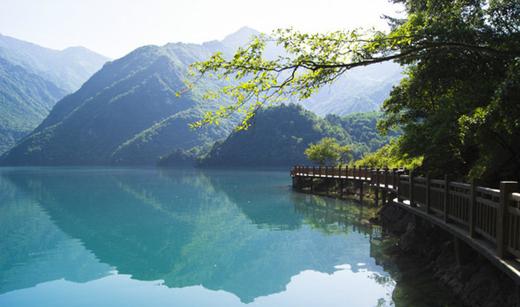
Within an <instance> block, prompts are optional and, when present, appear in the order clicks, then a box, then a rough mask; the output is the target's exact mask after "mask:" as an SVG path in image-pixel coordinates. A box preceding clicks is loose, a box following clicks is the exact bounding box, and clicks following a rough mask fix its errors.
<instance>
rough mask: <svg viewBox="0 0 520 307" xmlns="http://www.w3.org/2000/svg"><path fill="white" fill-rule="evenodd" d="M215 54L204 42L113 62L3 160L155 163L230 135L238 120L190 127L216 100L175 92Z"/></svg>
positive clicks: (152, 50) (143, 51)
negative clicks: (190, 68)
mask: <svg viewBox="0 0 520 307" xmlns="http://www.w3.org/2000/svg"><path fill="white" fill-rule="evenodd" d="M209 54H210V51H209V50H207V49H205V48H203V47H201V46H197V45H185V44H170V45H166V46H164V47H156V46H147V47H142V48H140V49H137V50H136V51H134V52H132V53H130V54H129V55H127V56H126V57H123V58H121V59H119V60H116V61H113V62H111V63H108V64H106V65H105V66H104V67H103V69H101V70H100V71H99V72H98V73H96V74H95V75H94V76H92V78H90V79H89V81H87V82H86V83H85V84H84V85H83V87H82V88H81V89H80V90H78V91H77V92H76V93H74V94H72V95H69V96H67V97H65V98H64V99H63V100H61V101H59V102H58V103H57V104H56V106H55V107H54V108H53V110H52V112H51V113H50V114H49V116H48V117H47V118H46V119H45V120H44V121H43V123H42V124H41V125H40V126H39V127H38V128H37V129H36V130H35V131H34V132H33V133H32V134H31V135H30V136H28V137H27V138H26V139H24V141H23V142H21V143H20V144H18V146H16V147H15V148H13V149H12V150H11V151H9V152H8V153H7V154H6V155H4V157H3V164H8V165H25V164H29V165H114V164H115V165H122V164H124V165H145V164H146V165H153V164H155V161H156V159H157V157H158V156H160V155H162V154H165V153H167V152H168V151H169V150H171V149H172V148H176V147H181V148H191V147H194V146H199V145H202V144H204V143H206V142H208V141H214V140H215V139H219V138H222V137H224V136H225V135H227V134H228V133H229V132H230V131H231V130H232V129H233V127H234V125H236V123H235V124H232V122H230V123H222V125H221V126H220V127H218V129H216V128H214V127H208V128H209V129H205V130H201V131H197V132H193V131H190V129H189V127H188V123H190V122H192V121H194V120H195V119H196V118H200V116H202V114H204V112H206V111H207V110H210V109H211V108H212V107H213V108H214V107H215V106H214V104H215V103H217V102H215V103H214V104H211V103H204V104H201V103H200V102H199V101H200V95H201V94H200V93H199V92H198V91H191V92H190V93H187V94H186V95H183V97H181V98H177V97H176V95H175V94H176V93H177V92H178V91H179V89H180V88H182V87H183V86H184V85H183V82H182V80H183V79H184V75H185V74H186V72H187V65H189V64H190V63H191V62H194V61H195V60H196V59H198V58H202V57H204V56H207V55H209ZM206 86H207V87H206ZM201 87H202V88H205V89H209V88H210V87H209V85H206V84H204V83H201ZM219 103H226V102H225V101H219Z"/></svg>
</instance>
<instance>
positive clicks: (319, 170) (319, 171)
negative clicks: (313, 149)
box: [318, 165, 321, 178]
mask: <svg viewBox="0 0 520 307" xmlns="http://www.w3.org/2000/svg"><path fill="white" fill-rule="evenodd" d="M318 173H319V175H320V176H319V177H320V178H321V165H320V167H319V168H318Z"/></svg>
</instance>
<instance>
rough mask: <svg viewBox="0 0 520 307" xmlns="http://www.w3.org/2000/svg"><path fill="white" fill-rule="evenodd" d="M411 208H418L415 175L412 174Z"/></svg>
mask: <svg viewBox="0 0 520 307" xmlns="http://www.w3.org/2000/svg"><path fill="white" fill-rule="evenodd" d="M410 207H414V208H415V207H417V204H416V203H415V173H414V172H411V173H410Z"/></svg>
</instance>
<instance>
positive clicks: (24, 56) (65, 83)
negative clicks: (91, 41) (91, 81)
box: [0, 34, 109, 155]
mask: <svg viewBox="0 0 520 307" xmlns="http://www.w3.org/2000/svg"><path fill="white" fill-rule="evenodd" d="M108 60H109V59H108V58H107V57H104V56H101V55H99V54H97V53H94V52H92V51H89V50H87V49H85V48H82V47H75V48H68V49H65V50H63V51H57V50H52V49H48V48H44V47H41V46H38V45H35V44H31V43H28V42H24V41H21V40H18V39H15V38H12V37H7V36H3V35H1V34H0V119H1V121H0V155H1V154H3V153H4V152H6V151H7V150H9V149H10V148H12V147H13V146H14V145H15V144H16V142H18V141H19V140H20V139H21V138H22V137H23V136H25V135H26V134H28V133H30V132H31V131H33V130H34V128H36V127H37V126H38V125H39V124H40V123H41V122H42V120H43V119H44V118H45V117H46V116H47V115H48V114H49V112H50V110H51V109H52V107H53V106H54V104H55V103H56V102H57V101H58V100H60V99H62V98H63V97H64V96H65V95H66V94H68V93H72V92H74V91H76V90H77V89H78V88H79V87H80V86H81V85H82V84H83V82H85V81H86V80H87V79H88V78H89V77H90V76H92V74H94V73H95V72H96V71H97V70H99V69H100V68H101V67H102V65H103V64H104V63H105V62H106V61H108Z"/></svg>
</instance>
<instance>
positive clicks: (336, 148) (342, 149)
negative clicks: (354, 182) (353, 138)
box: [304, 138, 352, 166]
mask: <svg viewBox="0 0 520 307" xmlns="http://www.w3.org/2000/svg"><path fill="white" fill-rule="evenodd" d="M351 150H352V148H351V147H350V146H348V145H345V146H341V145H339V144H338V143H336V139H334V138H323V139H321V140H320V141H319V142H318V143H317V144H316V145H314V144H313V143H310V144H309V148H307V149H306V150H305V152H304V153H305V155H307V159H309V160H310V161H312V162H314V163H315V164H317V165H321V166H325V165H334V166H335V165H340V166H341V165H343V164H347V163H348V161H349V160H350V159H352V155H351V154H350V153H349V152H350V151H351Z"/></svg>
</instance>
